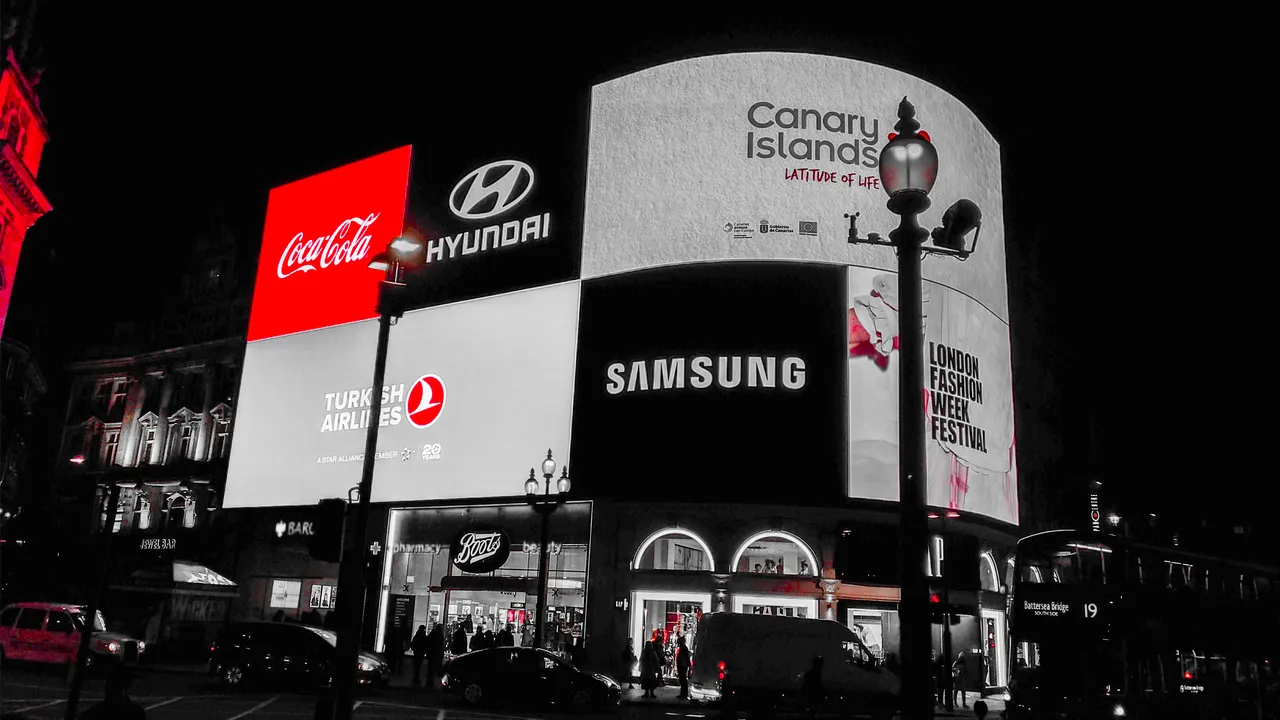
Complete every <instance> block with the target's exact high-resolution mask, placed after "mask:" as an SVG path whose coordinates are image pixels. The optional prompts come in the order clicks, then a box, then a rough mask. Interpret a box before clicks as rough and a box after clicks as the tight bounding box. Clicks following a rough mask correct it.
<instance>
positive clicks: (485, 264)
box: [405, 117, 582, 307]
mask: <svg viewBox="0 0 1280 720" xmlns="http://www.w3.org/2000/svg"><path fill="white" fill-rule="evenodd" d="M466 122H467V124H468V126H469V125H470V124H471V122H472V118H470V117H468V118H467V120H466ZM486 127H487V126H486ZM484 130H485V128H484V127H482V128H479V129H477V128H475V127H468V129H467V132H471V133H477V132H478V133H483V132H484ZM445 134H448V133H447V132H446V133H445ZM487 137H488V140H487V141H486V142H485V143H483V144H482V145H480V146H477V145H475V144H473V143H466V142H430V143H425V144H419V145H414V148H413V168H412V171H411V172H410V175H409V177H410V181H409V204H408V209H407V211H406V214H405V234H406V235H411V236H413V237H416V238H418V239H420V240H422V241H423V242H424V243H425V245H426V266H425V267H424V268H423V269H422V270H421V271H420V272H417V273H414V274H413V275H412V276H410V277H409V278H408V279H407V282H408V283H409V289H410V293H411V295H412V300H411V302H412V304H413V305H415V306H417V307H425V306H429V305H436V304H440V303H442V302H453V301H456V300H465V299H469V298H475V297H483V296H485V295H492V294H495V293H499V292H508V291H511V290H520V289H524V288H529V287H536V286H538V285H545V284H548V283H554V282H562V281H565V280H574V279H577V277H578V263H579V249H580V243H581V237H582V233H581V230H580V227H579V223H580V222H581V220H580V218H581V215H580V210H579V209H578V208H579V207H580V205H581V198H582V189H581V184H582V173H581V172H579V171H576V170H575V171H568V170H567V168H569V167H571V166H572V165H571V159H572V158H573V157H575V156H576V155H578V154H579V152H580V151H575V149H574V148H575V147H576V146H575V144H574V139H575V137H576V136H575V135H574V134H573V133H566V132H562V133H556V134H552V133H546V132H541V131H540V129H539V128H538V127H537V126H536V125H529V124H528V123H524V122H507V121H504V122H503V123H502V126H501V128H500V129H496V130H495V131H494V132H493V133H492V134H491V135H489V136H487Z"/></svg>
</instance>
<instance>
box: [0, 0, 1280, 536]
mask: <svg viewBox="0 0 1280 720" xmlns="http://www.w3.org/2000/svg"><path fill="white" fill-rule="evenodd" d="M50 5H53V3H45V6H44V7H43V8H42V10H41V12H40V13H39V15H38V16H37V23H38V26H37V27H36V28H35V30H36V35H37V38H38V40H39V42H40V43H41V44H42V46H43V53H44V61H45V63H46V64H47V70H46V72H45V74H44V78H43V81H42V83H41V85H40V87H39V91H40V94H41V96H42V103H43V108H44V110H45V113H46V115H47V116H48V118H49V128H50V132H51V135H52V137H51V140H50V143H49V145H48V146H47V148H46V151H45V155H44V162H43V166H42V167H41V168H40V183H41V186H42V187H43V188H44V189H45V191H46V193H47V194H48V196H49V198H50V199H51V201H52V202H53V205H54V207H55V210H54V211H53V212H52V213H51V214H50V215H49V216H47V217H46V218H44V219H42V220H40V221H39V223H37V225H36V226H35V227H34V228H33V229H32V230H31V232H30V233H29V235H28V237H27V241H26V243H27V244H26V249H25V251H24V255H23V259H22V265H21V269H20V271H19V276H18V279H17V289H16V293H15V296H14V307H13V308H11V314H10V321H9V323H10V327H9V328H7V329H6V331H7V332H12V333H14V334H15V336H17V335H18V334H19V333H26V334H27V335H30V334H32V333H33V332H34V330H32V329H31V327H32V322H33V320H32V318H34V317H35V316H36V314H37V313H39V314H40V315H41V316H43V317H45V318H46V319H47V322H48V323H49V324H50V325H49V327H48V329H47V330H46V332H45V335H44V337H43V339H42V342H41V351H42V352H43V353H44V355H45V356H46V357H47V358H48V360H47V363H48V364H50V365H56V364H57V363H58V362H61V361H62V360H65V359H68V358H72V357H75V356H76V353H77V350H78V349H79V348H80V346H81V345H83V342H84V338H86V337H89V336H92V335H93V334H94V331H95V328H103V327H109V324H110V320H111V319H112V318H113V317H114V316H117V315H122V316H123V315H133V316H135V317H137V318H139V319H140V320H143V321H145V319H146V318H147V317H149V316H152V313H153V308H151V307H149V305H148V297H149V294H148V290H147V288H148V284H149V283H150V281H151V278H153V277H157V276H158V277H164V276H165V273H166V270H169V271H170V274H171V268H172V267H173V256H174V253H175V252H177V248H176V247H175V246H180V245H182V244H184V243H189V242H190V241H191V239H192V238H193V237H194V235H195V234H197V233H198V232H199V231H200V228H201V227H203V226H204V224H205V223H207V221H208V219H209V218H211V217H214V216H218V217H222V218H224V219H225V221H226V222H227V223H228V224H229V225H230V226H231V227H233V228H235V229H236V230H237V231H238V232H239V233H240V235H241V244H242V247H244V248H245V249H246V253H244V254H245V255H247V257H248V258H252V256H253V253H254V252H255V251H256V246H257V243H258V240H259V235H258V234H259V233H260V230H261V223H262V217H263V214H264V211H265V205H266V197H267V191H268V189H269V188H270V187H272V186H274V185H278V184H281V183H284V182H288V181H291V180H294V179H297V178H300V177H303V176H306V175H310V174H312V173H315V172H318V171H321V170H325V169H328V168H330V167H334V166H336V165H339V164H342V163H344V162H348V161H351V160H354V159H358V158H361V157H364V156H367V155H370V154H373V153H375V152H377V151H380V150H383V149H387V148H390V147H393V146H396V145H398V144H403V143H408V142H413V141H415V140H416V141H422V140H423V139H424V138H429V137H430V133H431V129H432V127H433V118H434V117H439V116H448V115H454V116H456V115H463V116H472V117H474V118H476V121H477V127H483V128H486V129H487V130H493V129H494V128H500V127H501V126H502V124H504V123H538V122H540V120H539V118H538V106H539V104H540V103H544V102H555V101H556V100H557V98H564V97H571V95H572V92H573V91H574V90H577V89H579V88H582V87H585V86H587V85H589V84H590V83H591V82H595V81H599V80H603V79H607V78H610V77H615V76H617V75H621V74H624V73H626V72H629V71H631V70H636V69H640V68H642V67H645V66H649V65H653V64H656V63H658V62H660V61H664V60H670V59H676V58H679V57H685V56H689V55H695V54H703V53H706V52H714V51H726V50H748V49H775V50H778V49H781V50H801V51H812V52H827V53H832V54H840V55H847V56H850V57H855V58H859V59H863V60H869V61H873V62H879V63H881V64H885V65H889V66H892V67H897V68H899V69H902V70H905V71H907V72H910V73H913V74H916V75H919V76H921V77H924V78H926V79H928V80H930V81H932V82H934V83H936V84H939V85H941V86H942V87H944V88H946V89H948V90H949V91H951V92H952V93H953V94H955V95H956V96H957V97H959V98H960V99H961V100H963V101H964V102H966V104H968V105H969V106H970V107H971V108H973V109H974V111H975V112H977V114H978V115H979V116H980V117H981V118H982V119H983V120H984V122H986V123H987V125H988V126H989V127H990V128H991V130H992V131H993V133H994V134H995V136H996V138H997V140H998V141H999V142H1000V143H1001V146H1002V149H1003V153H1004V159H1005V199H1006V207H1005V214H1006V224H1007V227H1008V238H1009V239H1008V242H1009V246H1010V247H1009V254H1010V263H1009V273H1010V280H1009V283H1010V295H1011V307H1012V312H1013V313H1014V314H1013V333H1014V352H1015V373H1016V374H1015V383H1016V384H1015V392H1016V393H1017V399H1018V412H1019V413H1020V420H1021V419H1023V417H1024V416H1025V417H1031V416H1033V415H1034V416H1035V417H1036V418H1037V421H1038V422H1040V423H1041V427H1044V428H1048V429H1049V432H1047V433H1046V434H1045V435H1043V436H1041V437H1040V438H1038V439H1036V438H1033V439H1028V438H1027V436H1026V432H1025V431H1024V429H1023V428H1022V427H1020V430H1019V433H1020V435H1019V454H1020V455H1022V456H1023V458H1024V459H1025V458H1026V457H1027V456H1026V455H1025V453H1026V452H1027V450H1026V449H1024V448H1025V446H1026V445H1027V444H1031V445H1034V446H1037V447H1038V448H1039V449H1038V450H1037V451H1036V452H1037V454H1038V455H1039V457H1040V458H1041V459H1042V460H1043V462H1042V463H1041V464H1042V465H1043V466H1044V467H1045V468H1046V472H1047V473H1048V474H1047V476H1046V477H1047V478H1048V479H1049V480H1050V481H1051V482H1053V483H1054V484H1055V485H1057V486H1059V487H1062V488H1067V487H1072V488H1074V487H1077V486H1078V485H1079V484H1080V482H1081V481H1082V480H1083V479H1085V478H1088V477H1098V478H1102V479H1104V480H1105V482H1106V483H1107V487H1109V488H1110V489H1111V490H1112V491H1113V492H1115V493H1117V494H1118V495H1119V496H1120V497H1121V498H1122V500H1123V501H1124V502H1126V503H1133V502H1135V501H1141V503H1142V507H1143V508H1144V509H1146V510H1147V511H1150V512H1161V513H1167V512H1173V511H1175V510H1177V509H1179V508H1181V510H1182V511H1183V512H1185V513H1187V514H1189V515H1190V516H1192V517H1196V516H1198V515H1199V514H1205V515H1207V516H1212V515H1216V514H1220V513H1230V514H1232V515H1238V516H1239V517H1241V518H1242V519H1245V520H1246V521H1251V522H1254V523H1255V524H1263V523H1264V522H1265V521H1266V519H1267V518H1268V517H1270V516H1272V515H1274V514H1275V512H1274V511H1273V510H1272V508H1274V507H1276V506H1275V504H1274V503H1272V502H1271V495H1272V494H1273V492H1274V491H1272V490H1271V487H1272V486H1273V485H1274V483H1275V480H1274V479H1273V477H1274V474H1273V472H1272V471H1271V468H1272V466H1273V465H1274V464H1275V461H1274V460H1273V459H1272V456H1271V455H1270V453H1269V449H1270V448H1272V447H1274V446H1275V444H1276V443H1275V441H1274V440H1272V436H1273V435H1274V434H1275V433H1274V431H1273V430H1272V429H1271V427H1272V426H1271V425H1270V424H1269V423H1268V421H1267V419H1266V417H1265V416H1263V415H1262V413H1261V412H1259V411H1258V410H1255V409H1254V408H1256V407H1258V406H1265V405H1266V404H1267V402H1268V400H1267V398H1268V397H1270V396H1271V395H1272V393H1270V392H1268V390H1267V387H1268V385H1270V383H1268V382H1267V381H1266V378H1268V377H1269V373H1267V372H1266V361H1265V360H1264V358H1267V357H1269V356H1270V355H1271V353H1274V352H1275V351H1274V350H1268V349H1266V346H1267V345H1269V343H1268V342H1267V338H1268V337H1269V336H1271V335H1272V332H1271V330H1270V327H1271V325H1272V324H1273V323H1272V321H1271V319H1270V317H1269V316H1270V313H1269V312H1267V310H1268V309H1269V308H1270V305H1271V303H1270V302H1265V301H1262V297H1263V295H1264V293H1265V294H1266V295H1267V296H1268V298H1267V299H1268V300H1270V296H1271V295H1272V294H1273V293H1267V292H1266V290H1267V289H1269V288H1271V287H1272V286H1273V281H1272V280H1270V276H1271V275H1272V274H1273V272H1274V271H1273V268H1274V267H1275V261H1274V258H1273V257H1272V255H1273V254H1274V253H1273V252H1272V250H1271V245H1270V244H1269V243H1271V238H1270V234H1271V233H1269V232H1267V230H1266V228H1265V227H1263V226H1261V225H1260V223H1262V222H1268V221H1269V217H1268V216H1267V213H1266V211H1267V206H1268V204H1269V203H1268V201H1267V200H1261V201H1259V200H1257V199H1254V198H1255V197H1256V194H1261V193H1264V192H1266V191H1267V190H1268V189H1269V187H1268V186H1266V185H1256V186H1255V185H1249V186H1248V188H1246V187H1242V186H1241V185H1240V183H1242V182H1244V180H1243V177H1241V179H1239V180H1235V181H1234V182H1233V181H1232V180H1231V179H1230V178H1232V177H1233V176H1236V172H1235V166H1236V164H1238V163H1241V162H1242V161H1244V162H1245V163H1247V158H1245V157H1239V156H1240V155H1242V154H1243V153H1247V152H1250V150H1249V149H1248V147H1247V146H1248V144H1249V143H1250V142H1252V141H1253V140H1256V139H1258V138H1257V136H1255V135H1253V132H1254V125H1255V123H1256V122H1257V121H1256V120H1255V119H1254V116H1253V113H1252V110H1251V108H1250V107H1249V104H1248V103H1249V101H1248V99H1247V98H1248V95H1247V94H1246V90H1247V89H1248V88H1249V87H1251V86H1253V85H1254V84H1255V83H1254V81H1252V80H1251V79H1250V77H1249V75H1250V74H1249V73H1248V72H1247V71H1244V70H1240V69H1239V68H1242V67H1248V64H1247V62H1245V61H1243V60H1241V59H1239V58H1236V57H1235V56H1234V55H1233V53H1234V52H1235V51H1228V50H1225V49H1224V48H1223V47H1222V46H1221V45H1220V44H1215V45H1212V46H1211V45H1210V44H1209V41H1207V40H1206V37H1209V36H1212V35H1213V33H1212V32H1210V30H1209V28H1207V27H1197V28H1193V29H1186V30H1185V31H1172V30H1170V29H1168V28H1161V29H1158V30H1157V29H1154V28H1153V27H1149V26H1148V23H1147V22H1146V21H1145V20H1143V19H1139V18H1134V19H1121V18H1117V17H1114V16H1112V17H1108V18H1105V19H1103V18H1097V17H1092V18H1079V19H1071V18H1057V19H1051V18H1042V19H1040V20H1037V21H1036V22H1034V23H1031V24H1024V23H1029V22H1030V21H1023V20H1017V19H1007V20H1005V21H1004V22H1001V23H992V22H985V23H980V24H981V25H983V26H985V27H986V28H987V29H985V30H978V31H962V30H961V29H960V28H962V27H963V25H957V24H953V23H952V22H951V21H949V20H941V19H937V20H934V19H932V18H920V17H919V16H918V14H914V13H910V12H909V13H906V14H905V17H906V19H909V20H918V21H924V22H927V23H928V24H931V25H934V26H937V27H940V28H945V29H946V30H947V33H946V34H945V35H944V34H943V33H941V32H923V33H918V34H913V35H912V36H911V37H910V38H908V37H905V36H903V35H900V36H898V37H891V36H889V35H887V34H885V33H884V32H883V30H879V29H878V28H883V27H885V26H886V24H887V25H889V26H894V27H898V26H899V23H894V22H890V23H885V22H884V18H883V17H880V16H878V15H877V13H879V12H883V11H887V10H888V7H889V6H875V7H874V8H873V7H872V6H862V10H861V12H857V13H849V14H848V15H847V16H846V17H823V18H822V20H823V22H822V24H816V23H811V24H809V25H783V26H776V27H769V26H766V25H764V24H755V25H738V26H735V27H734V28H733V29H727V27H726V26H725V25H724V24H718V25H713V24H709V23H702V22H697V21H691V20H688V19H685V18H682V19H680V21H679V22H672V21H670V20H651V19H641V18H631V19H626V20H625V21H624V20H623V19H612V20H608V21H606V20H605V19H603V18H601V19H600V20H599V21H598V22H596V23H594V24H592V25H584V26H582V27H572V28H570V27H564V26H560V25H558V24H555V23H552V22H549V21H545V20H544V21H534V20H528V21H523V20H522V21H521V22H514V21H511V22H506V23H503V24H499V25H494V24H492V22H493V20H492V18H490V17H487V16H488V15H491V14H496V13H488V12H486V17H485V18H484V22H485V23H486V24H484V25H482V24H479V22H476V23H471V24H466V23H464V22H463V21H462V20H461V19H460V18H456V17H452V16H450V17H443V16H430V15H420V16H408V15H405V16H396V17H389V16H388V17H376V18H375V17H358V16H357V11H356V10H355V8H356V7H358V6H357V5H356V4H348V5H345V6H344V7H346V8H347V10H346V11H345V12H344V13H342V14H340V15H338V14H334V15H330V16H328V17H325V18H323V19H321V20H315V19H302V18H299V17H297V16H289V17H283V16H282V17H267V16H264V15H262V14H261V12H260V10H259V9H258V8H257V7H256V6H245V7H246V8H248V7H254V10H253V11H252V12H249V11H248V10H247V9H246V10H242V11H240V12H236V13H231V12H228V11H227V10H226V8H227V7H229V6H227V5H224V4H216V5H210V6H208V9H206V10H205V11H203V13H201V12H196V13H194V14H193V13H192V12H191V11H190V9H189V7H188V6H186V5H183V6H182V8H183V10H182V12H183V15H182V16H178V15H177V14H174V15H173V16H167V15H164V14H162V13H157V12H156V11H150V12H149V13H145V14H144V13H142V12H141V11H139V12H138V13H137V14H136V15H132V16H131V15H130V13H131V12H133V11H130V10H125V9H123V8H121V7H120V4H111V7H110V8H109V9H101V10H97V11H94V12H96V13H100V15H99V16H98V17H93V16H92V13H86V12H85V10H84V7H83V6H82V5H81V4H77V7H76V10H75V11H74V12H67V10H68V8H66V7H63V8H62V9H61V14H59V12H54V11H53V10H54V9H53V8H52V7H49V6H50ZM174 7H175V8H176V7H178V6H174ZM796 7H797V9H798V8H800V7H801V6H796ZM803 7H806V8H809V7H810V6H803ZM174 12H175V13H176V12H177V11H176V10H175V11H174ZM913 15H914V17H913ZM771 19H774V20H776V18H771ZM978 25H979V23H974V26H975V27H976V26H978ZM901 26H902V27H904V28H905V27H909V26H910V23H908V22H903V23H901ZM869 28H877V29H876V30H873V31H870V32H868V29H869ZM1049 28H1052V34H1049V33H1050V31H1049ZM1242 44H1244V43H1242ZM1258 87H1263V85H1258ZM1264 92H1265V91H1264ZM1259 99H1260V100H1261V99H1265V98H1259ZM922 120H923V121H924V123H925V125H926V128H927V126H928V120H927V118H922ZM547 131H548V132H554V131H555V128H547ZM1260 132H1261V133H1262V138H1263V139H1265V134H1266V133H1265V130H1262V131H1260ZM1233 136H1234V137H1235V138H1236V141H1239V142H1241V143H1242V146H1241V147H1240V150H1239V152H1235V151H1232V150H1230V146H1231V145H1233V144H1234V142H1235V141H1233V140H1232V137H1233ZM474 140H475V141H476V142H483V138H482V137H477V138H475V139H474ZM462 141H466V140H465V139H463V140H462ZM1264 142H1265V140H1264ZM1267 144H1269V143H1267ZM940 152H941V153H942V155H943V157H944V158H945V153H946V150H945V148H940ZM1249 188H1252V189H1249ZM1242 191H1244V192H1242ZM1259 191H1261V192H1259ZM1242 197H1249V198H1250V200H1251V201H1250V202H1249V203H1247V207H1242V208H1240V209H1236V208H1234V207H1232V206H1229V205H1227V203H1229V202H1230V201H1231V200H1233V199H1236V198H1242ZM1239 204H1241V205H1246V204H1245V203H1239ZM1237 217H1239V218H1240V219H1241V220H1236V219H1235V218H1237ZM1246 218H1247V222H1250V223H1252V224H1253V225H1254V227H1253V228H1252V229H1251V230H1250V229H1246V228H1244V227H1235V226H1236V225H1244V224H1245V223H1244V222H1241V221H1242V220H1245V219H1246ZM1236 247H1239V248H1241V249H1240V250H1234V248H1236ZM51 252H52V253H53V254H54V255H55V257H56V261H51V260H50V253H51ZM1234 263H1244V264H1245V266H1246V267H1244V268H1243V269H1233V264H1234ZM50 306H52V307H55V308H57V310H56V311H53V312H49V311H48V310H45V309H44V308H48V307H50ZM23 315H26V316H27V318H25V319H19V318H20V317H21V316H23ZM51 372H54V373H56V370H52V371H51ZM58 402H61V400H58ZM1042 432H1043V431H1042ZM1024 472H1025V471H1024ZM1063 495H1064V496H1065V495H1066V493H1065V492H1064V493H1063ZM1070 501H1071V502H1073V503H1079V505H1078V507H1079V511H1078V512H1076V508H1075V507H1074V506H1073V507H1072V509H1071V512H1065V513H1064V514H1065V516H1067V517H1075V516H1079V517H1081V518H1083V515H1084V505H1083V502H1084V501H1083V499H1082V497H1080V496H1075V497H1072V498H1070ZM1064 502H1065V500H1064ZM1131 506H1132V507H1138V506H1137V505H1131Z"/></svg>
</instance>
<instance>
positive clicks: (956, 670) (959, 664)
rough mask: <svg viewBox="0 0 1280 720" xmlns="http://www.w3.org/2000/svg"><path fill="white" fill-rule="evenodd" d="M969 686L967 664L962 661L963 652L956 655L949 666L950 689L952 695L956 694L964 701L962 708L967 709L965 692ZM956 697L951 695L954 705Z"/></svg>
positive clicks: (967, 700)
mask: <svg viewBox="0 0 1280 720" xmlns="http://www.w3.org/2000/svg"><path fill="white" fill-rule="evenodd" d="M968 684H969V664H968V663H966V662H965V660H964V651H961V652H960V653H959V654H958V655H956V660H955V662H953V663H952V664H951V689H952V692H953V693H957V694H958V695H959V697H960V699H961V700H963V701H964V707H966V708H967V707H969V693H967V692H966V691H965V689H966V686H967V685H968ZM955 698H956V696H955V695H954V694H953V695H952V698H951V703H952V705H953V706H954V705H955Z"/></svg>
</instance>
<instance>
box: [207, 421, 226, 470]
mask: <svg viewBox="0 0 1280 720" xmlns="http://www.w3.org/2000/svg"><path fill="white" fill-rule="evenodd" d="M230 442H231V421H230V420H218V421H217V422H215V423H214V426H213V450H212V451H211V452H210V453H209V459H210V460H217V459H219V458H223V457H226V455H227V445H228V444H229V443H230Z"/></svg>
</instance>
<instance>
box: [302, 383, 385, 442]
mask: <svg viewBox="0 0 1280 720" xmlns="http://www.w3.org/2000/svg"><path fill="white" fill-rule="evenodd" d="M403 402H404V383H401V384H399V385H384V386H383V387H382V411H381V412H380V413H379V414H378V417H379V422H378V424H379V425H380V426H382V427H386V426H388V425H399V424H400V421H401V420H403V419H404V407H403V405H402V403H403ZM324 403H325V416H324V422H322V423H321V424H320V432H340V431H343V430H363V429H365V428H367V427H369V420H370V418H369V415H370V411H371V410H372V405H373V388H363V389H359V390H344V391H341V392H331V393H325V395H324Z"/></svg>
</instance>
